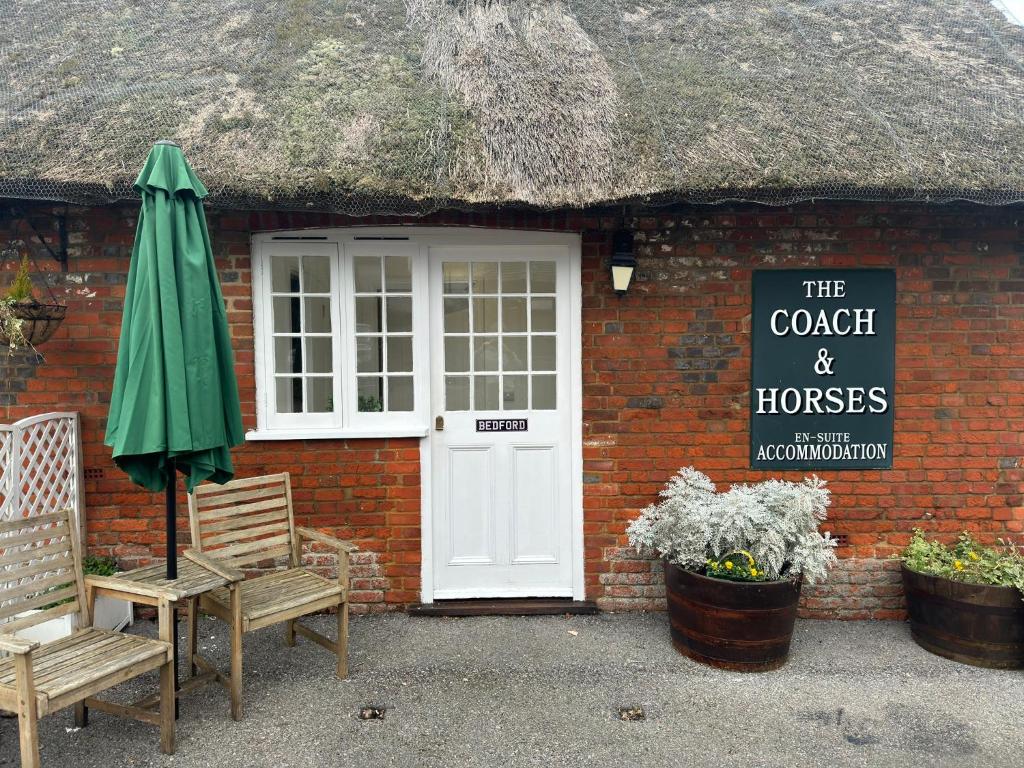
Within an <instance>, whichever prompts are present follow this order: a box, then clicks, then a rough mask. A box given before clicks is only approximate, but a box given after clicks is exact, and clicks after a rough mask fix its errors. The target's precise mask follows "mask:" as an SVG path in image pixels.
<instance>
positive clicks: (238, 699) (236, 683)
mask: <svg viewBox="0 0 1024 768" xmlns="http://www.w3.org/2000/svg"><path fill="white" fill-rule="evenodd" d="M231 718H232V719H233V720H241V719H242V593H241V590H240V589H239V588H238V585H237V584H236V585H234V586H233V587H232V589H231Z"/></svg>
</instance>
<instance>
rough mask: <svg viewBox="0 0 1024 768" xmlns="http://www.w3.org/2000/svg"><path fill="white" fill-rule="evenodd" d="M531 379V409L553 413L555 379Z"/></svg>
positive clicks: (544, 377)
mask: <svg viewBox="0 0 1024 768" xmlns="http://www.w3.org/2000/svg"><path fill="white" fill-rule="evenodd" d="M530 378H532V379H533V409H534V410H535V411H553V410H554V409H555V377H554V376H549V375H544V376H531V377H530Z"/></svg>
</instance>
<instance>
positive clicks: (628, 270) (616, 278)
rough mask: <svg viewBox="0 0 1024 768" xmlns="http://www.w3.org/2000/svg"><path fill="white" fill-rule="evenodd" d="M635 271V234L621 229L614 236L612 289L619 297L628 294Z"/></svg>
mask: <svg viewBox="0 0 1024 768" xmlns="http://www.w3.org/2000/svg"><path fill="white" fill-rule="evenodd" d="M635 271H636V256H634V255H633V233H632V232H631V231H630V230H628V229H620V230H619V231H618V232H616V233H615V234H614V235H613V236H612V287H613V288H614V289H615V292H616V293H617V294H619V296H624V295H625V294H626V291H627V290H628V289H629V284H630V282H631V281H632V280H633V273H634V272H635Z"/></svg>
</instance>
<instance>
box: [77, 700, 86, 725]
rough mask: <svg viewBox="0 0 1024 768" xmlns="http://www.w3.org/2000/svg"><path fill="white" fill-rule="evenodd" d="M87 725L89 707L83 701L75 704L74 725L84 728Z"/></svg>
mask: <svg viewBox="0 0 1024 768" xmlns="http://www.w3.org/2000/svg"><path fill="white" fill-rule="evenodd" d="M88 725H89V708H88V707H87V706H85V702H84V701H80V702H78V703H77V704H75V727H76V728H85V727H86V726H88Z"/></svg>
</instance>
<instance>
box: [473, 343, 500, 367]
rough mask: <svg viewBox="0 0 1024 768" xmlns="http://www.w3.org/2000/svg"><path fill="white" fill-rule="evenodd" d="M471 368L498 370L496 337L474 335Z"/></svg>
mask: <svg viewBox="0 0 1024 768" xmlns="http://www.w3.org/2000/svg"><path fill="white" fill-rule="evenodd" d="M473 370H474V371H477V372H479V371H496V370H498V337H497V336H476V337H474V338H473Z"/></svg>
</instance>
